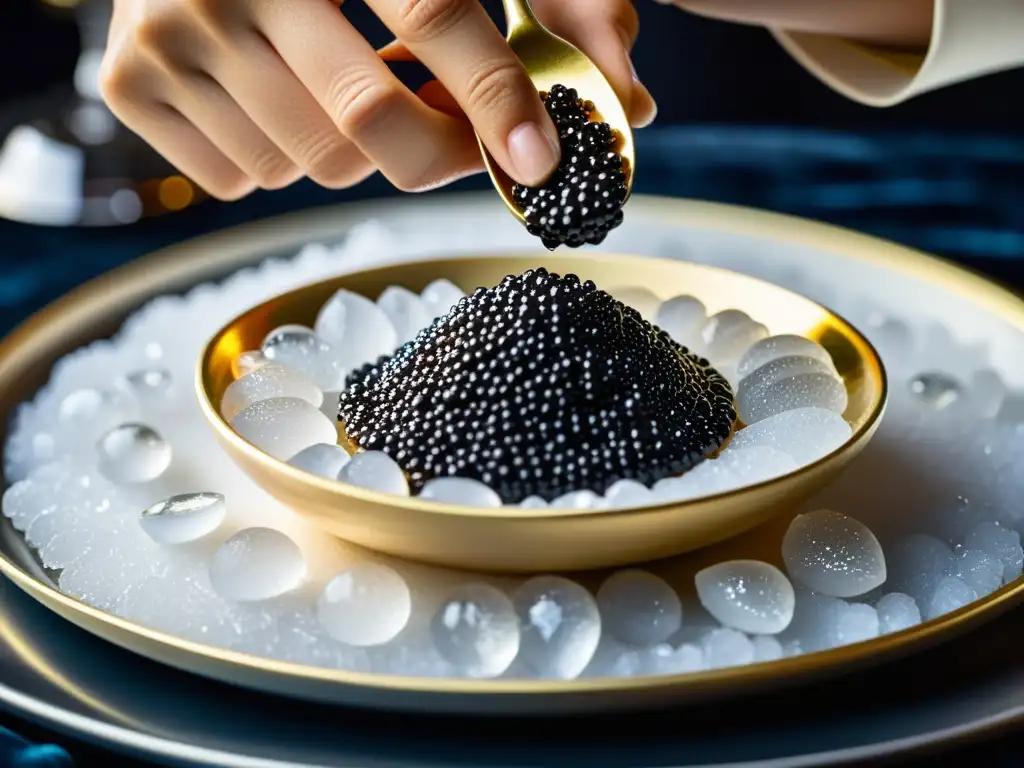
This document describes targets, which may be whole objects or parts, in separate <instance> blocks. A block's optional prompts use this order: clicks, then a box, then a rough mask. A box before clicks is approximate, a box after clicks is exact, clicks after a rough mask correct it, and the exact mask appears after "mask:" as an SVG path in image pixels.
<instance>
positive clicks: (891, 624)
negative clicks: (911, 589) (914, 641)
mask: <svg viewBox="0 0 1024 768" xmlns="http://www.w3.org/2000/svg"><path fill="white" fill-rule="evenodd" d="M875 611H876V612H877V613H878V631H879V633H880V634H883V635H887V634H889V633H891V632H899V631H901V630H904V629H909V628H910V627H914V626H917V625H918V624H920V623H921V611H920V610H919V609H918V607H917V601H915V600H914V598H912V597H911V596H910V595H905V594H903V593H902V592H890V593H889V594H887V595H882V597H881V598H879V600H878V602H877V603H875Z"/></svg>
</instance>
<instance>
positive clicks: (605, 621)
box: [597, 569, 683, 648]
mask: <svg viewBox="0 0 1024 768" xmlns="http://www.w3.org/2000/svg"><path fill="white" fill-rule="evenodd" d="M597 605H598V607H599V608H600V611H601V624H602V626H603V627H604V630H605V632H607V633H608V634H610V635H611V636H612V637H614V638H615V639H617V640H619V641H620V642H623V643H626V644H627V645H631V646H636V647H640V648H646V647H650V646H652V645H657V644H658V643H663V642H665V641H666V640H668V638H670V637H671V636H672V635H673V634H675V632H676V631H677V630H678V629H679V627H680V626H681V625H682V621H683V606H682V604H681V603H680V602H679V596H678V595H677V594H676V592H675V590H674V589H672V587H671V586H669V585H668V583H667V582H666V581H665V580H664V579H661V578H659V577H658V576H655V575H654V574H653V573H649V572H647V571H641V570H636V569H629V570H624V571H618V572H616V573H613V574H612V575H611V576H609V577H608V578H607V579H605V581H604V583H603V584H601V588H600V589H599V590H598V591H597Z"/></svg>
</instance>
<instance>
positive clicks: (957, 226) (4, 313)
mask: <svg viewBox="0 0 1024 768" xmlns="http://www.w3.org/2000/svg"><path fill="white" fill-rule="evenodd" d="M485 5H487V6H488V7H489V8H491V9H492V10H493V9H495V8H496V7H497V5H498V4H497V2H492V1H490V0H489V1H488V2H486V3H485ZM638 8H639V10H640V12H641V19H642V24H643V31H642V33H641V37H640V42H639V46H638V49H637V53H636V56H635V59H636V65H637V69H638V70H639V72H640V74H641V76H642V77H643V78H644V80H645V81H646V82H647V83H648V84H649V86H650V88H651V90H652V92H653V93H654V94H655V96H656V98H657V99H658V101H659V104H660V107H661V112H660V117H659V120H658V123H657V127H656V128H653V129H649V130H647V131H644V132H642V133H641V134H640V135H639V136H638V141H639V156H638V163H637V165H638V169H639V172H638V175H637V191H639V192H648V193H657V194H672V195H682V196H689V197H700V198H706V199H712V200H720V201H725V202H732V203H740V204H745V205H752V206H756V207H761V208H768V209H772V210H777V211H783V212H787V213H793V214H798V215H802V216H808V217H811V218H816V219H822V220H826V221H831V222H835V223H838V224H842V225H844V226H849V227H853V228H856V229H860V230H864V231H867V232H871V233H875V234H878V235H881V236H884V237H888V238H891V239H894V240H897V241H900V242H903V243H906V244H909V245H913V246H917V247H920V248H923V249H925V250H928V251H932V252H935V253H939V254H942V255H945V256H948V257H951V258H954V259H956V260H958V261H960V262H962V263H964V264H966V265H968V266H970V267H973V268H976V269H979V270H982V271H984V272H986V273H987V274H989V275H992V276H994V277H996V278H997V279H999V280H1001V281H1004V282H1007V283H1010V284H1013V285H1016V286H1018V287H1019V286H1020V285H1021V284H1022V282H1021V277H1022V276H1021V268H1020V264H1021V261H1020V260H1021V259H1022V258H1024V192H1021V180H1022V178H1024V138H1022V137H1024V111H1022V110H1021V107H1020V98H1019V95H1020V94H1021V93H1022V92H1024V72H1013V73H1006V74H1002V75H997V76H993V77H988V78H984V79H982V80H979V81H976V82H973V83H967V84H963V85H960V86H957V87H954V88H950V89H947V90H945V91H943V92H940V93H936V94H931V95H928V96H925V97H923V98H920V99H917V100H915V101H914V102H912V103H910V104H907V105H904V106H901V107H898V108H895V109H890V110H874V109H869V108H865V107H861V106H859V105H856V104H852V103H850V102H847V101H845V100H844V99H842V98H840V97H838V96H836V95H835V94H833V93H831V92H829V91H828V90H827V89H826V88H825V87H824V86H822V85H820V84H819V83H818V82H817V81H815V80H814V79H813V78H811V77H809V76H808V75H807V74H806V73H805V72H803V71H802V70H801V69H800V68H799V67H797V65H795V64H794V63H793V62H791V61H790V60H789V59H788V58H787V57H786V56H785V54H784V53H783V52H781V51H780V50H779V49H778V48H777V46H776V45H775V43H774V42H773V41H772V40H771V39H770V38H769V37H768V35H767V34H766V33H764V32H763V31H760V30H754V29H741V28H733V27H729V26H727V25H722V24H717V23H713V22H708V21H705V20H700V19H694V18H692V17H688V16H685V15H684V14H682V13H680V12H678V11H677V10H675V9H672V8H666V7H663V6H659V5H656V4H654V3H652V2H641V3H639V5H638ZM346 13H347V14H348V15H349V16H350V18H354V19H356V20H357V21H358V23H359V24H360V26H361V27H363V28H364V29H367V30H368V31H369V33H370V34H371V37H372V38H373V39H374V41H375V42H378V43H379V42H383V40H384V36H383V32H382V31H381V29H380V27H379V25H375V24H373V23H372V22H371V20H370V19H369V15H368V13H367V12H366V9H365V8H364V7H363V6H362V5H361V4H358V3H354V2H352V3H350V4H348V5H346ZM76 46H77V38H76V33H75V30H74V27H73V26H72V25H71V24H70V23H68V21H67V18H66V17H63V18H62V16H61V15H60V14H57V13H54V12H44V11H43V10H42V6H41V5H39V4H38V3H36V2H34V1H33V0H5V2H4V9H3V10H2V11H0V68H2V69H0V71H3V72H5V73H16V75H11V74H8V75H6V76H5V77H4V78H2V79H0V112H2V110H3V108H4V107H5V106H7V107H10V106H11V105H12V104H14V103H15V101H16V100H17V99H18V98H20V97H24V96H32V95H36V94H39V93H40V92H42V91H43V90H44V89H46V88H47V87H49V86H51V85H53V84H55V83H58V82H60V81H62V80H63V81H66V80H67V78H68V77H69V75H70V72H71V69H72V68H73V65H74V60H75V56H76ZM410 77H412V78H414V79H415V78H417V77H420V78H421V77H422V75H416V74H415V73H411V74H410ZM458 188H460V189H486V183H485V181H484V180H482V179H479V178H478V179H471V180H467V181H465V182H462V183H460V184H459V185H458ZM390 194H394V193H393V191H392V190H391V189H390V188H389V186H388V185H387V184H386V183H385V182H384V181H383V180H381V179H380V178H379V177H376V178H373V179H371V180H370V181H368V182H367V183H366V184H365V185H363V186H361V187H360V188H358V189H356V190H350V191H347V192H340V193H339V192H328V191H325V190H321V189H318V188H316V187H314V186H313V185H310V184H299V185H296V186H295V187H294V188H292V189H289V190H285V191H282V192H276V193H260V194H257V195H254V196H253V197H252V198H250V199H248V200H246V201H242V202H240V203H237V204H233V205H222V204H218V203H215V202H208V203H205V204H203V205H201V206H198V207H197V208H195V209H192V210H189V211H185V212H183V213H180V214H175V215H172V216H168V217H164V218H161V219H156V220H150V221H145V222H141V223H139V224H136V225H133V226H131V227H125V228H121V229H116V230H113V229H108V230H84V229H80V230H66V229H65V230H58V229H45V228H38V227H32V226H27V225H22V224H16V223H12V222H6V221H0V333H5V332H6V331H8V330H10V328H11V327H13V326H14V325H15V324H16V323H18V322H19V321H20V320H22V319H24V318H25V317H26V316H27V315H28V314H29V313H31V312H32V311H34V310H36V309H38V308H40V307H41V306H43V305H44V304H45V303H47V302H48V301H50V300H52V299H54V298H56V297H57V296H59V295H61V294H63V293H65V292H66V291H67V290H69V289H70V288H72V287H73V286H75V285H77V284H80V283H82V282H84V281H86V280H88V279H90V278H92V277H94V276H95V275H97V274H100V273H101V272H104V271H106V270H108V269H110V268H112V267H114V266H117V265H118V264H121V263H124V262H125V261H128V260H130V259H132V258H135V257H137V256H139V255H142V254H144V253H146V252H148V251H151V250H153V249H155V248H157V247H160V246H162V245H166V244H169V243H172V242H176V241H179V240H182V239H184V238H186V237H191V236H194V235H198V234H201V233H203V232H208V231H212V230H214V229H218V228H221V227H223V226H227V225H231V224H236V223H241V222H244V221H247V220H252V219H255V218H260V217H264V216H267V215H271V214H273V213H277V212H282V211H286V210H295V209H299V208H304V207H308V206H311V205H320V204H325V203H329V202H332V201H343V200H353V199H360V198H366V197H377V196H384V195H390ZM8 722H9V724H10V725H12V727H15V728H16V729H17V730H18V731H19V732H20V733H23V734H25V735H27V736H29V737H31V738H33V739H37V740H44V741H45V740H49V739H51V738H52V737H51V736H50V735H48V734H46V733H45V732H43V731H41V730H40V729H37V728H35V727H32V726H29V725H26V724H24V723H20V722H17V721H15V720H10V721H8ZM61 741H62V743H65V742H63V740H61ZM70 746H71V750H72V752H73V754H74V755H75V756H76V758H77V759H78V762H79V764H90V765H91V764H96V765H109V764H110V758H109V757H107V756H103V755H101V754H99V753H98V752H97V751H95V750H92V749H87V748H85V747H83V746H82V745H78V744H71V745H70ZM1017 750H1018V747H1017V745H1015V744H1012V743H1009V742H1006V743H1003V744H997V745H993V746H992V747H990V748H987V749H985V750H984V751H979V750H978V749H973V750H971V752H970V754H971V759H972V761H973V762H974V763H976V764H979V765H982V764H987V765H1019V764H1020V761H1019V759H1018V758H1017V757H1016V752H1017ZM966 754H967V753H966V752H965V753H962V754H959V755H951V756H950V757H949V758H948V759H947V760H944V761H943V762H944V763H945V764H949V765H959V764H961V763H962V762H963V761H965V760H966ZM4 760H5V758H4V757H3V755H2V753H0V765H3V764H4ZM930 764H934V761H926V762H924V763H922V765H930Z"/></svg>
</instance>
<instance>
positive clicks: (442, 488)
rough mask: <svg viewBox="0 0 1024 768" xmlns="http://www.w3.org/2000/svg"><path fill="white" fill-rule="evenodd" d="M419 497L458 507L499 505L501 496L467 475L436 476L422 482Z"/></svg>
mask: <svg viewBox="0 0 1024 768" xmlns="http://www.w3.org/2000/svg"><path fill="white" fill-rule="evenodd" d="M419 497H420V498H421V499H423V500H424V501H436V502H438V503H439V504H455V505H456V506H460V507H500V506H501V497H500V496H498V494H496V493H495V492H494V491H492V490H491V489H490V488H488V487H487V486H486V485H484V484H483V483H481V482H480V481H479V480H472V479H470V478H468V477H436V478H433V479H432V480H428V481H427V482H426V483H424V484H423V490H422V491H420V494H419Z"/></svg>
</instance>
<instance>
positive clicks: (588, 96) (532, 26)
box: [477, 0, 636, 221]
mask: <svg viewBox="0 0 1024 768" xmlns="http://www.w3.org/2000/svg"><path fill="white" fill-rule="evenodd" d="M502 5H504V7H505V21H506V25H507V27H508V36H507V37H508V44H509V46H511V48H512V50H513V51H514V52H515V54H516V56H518V57H519V60H520V61H521V62H522V63H523V67H524V68H525V69H526V74H527V75H529V77H530V80H531V81H533V85H534V87H535V88H536V89H537V90H538V91H548V90H550V89H551V86H553V85H556V84H559V83H560V84H562V85H564V86H565V87H566V88H575V89H576V92H577V93H579V95H580V98H581V99H583V100H585V101H590V102H592V103H593V104H594V107H595V108H596V109H595V112H596V114H595V118H596V119H598V120H601V121H603V122H605V123H608V125H609V126H611V128H612V129H613V130H614V131H615V134H616V136H617V137H618V139H619V141H618V144H617V146H616V147H615V150H616V151H617V152H618V153H619V154H620V155H622V158H623V160H625V163H624V167H625V171H626V197H627V199H628V197H629V193H630V191H631V190H632V189H633V169H634V167H635V165H636V163H635V153H634V148H633V131H632V129H631V128H630V125H629V116H628V115H627V114H626V110H625V109H624V108H623V106H622V102H621V101H619V97H618V95H616V93H615V90H614V89H613V88H612V86H611V83H609V82H608V80H607V79H606V78H605V76H604V75H603V74H602V73H601V70H599V69H598V68H597V66H596V65H595V64H594V62H592V61H591V60H590V59H588V58H587V56H586V55H585V54H584V53H583V51H581V50H580V49H579V48H577V47H576V46H574V45H572V44H571V43H568V42H566V41H565V40H563V39H562V38H560V37H559V36H558V35H556V34H554V33H553V32H551V31H550V30H548V28H547V27H545V26H544V25H543V24H541V23H540V21H538V20H537V17H536V16H534V14H533V9H532V8H531V7H530V3H529V0H502ZM479 139H480V137H479V136H477V140H478V141H479ZM480 149H481V151H482V152H483V156H484V164H485V165H486V167H487V173H489V174H490V176H491V181H492V182H494V188H495V189H497V190H498V194H499V195H500V196H501V199H502V200H504V201H505V205H506V206H508V209H509V210H510V211H512V214H513V215H514V216H515V217H516V218H517V219H519V220H520V221H524V218H523V212H522V211H521V210H519V206H518V205H516V202H515V200H514V199H513V198H512V187H513V186H514V184H515V182H514V181H512V179H511V178H510V177H509V175H508V174H507V173H505V171H503V170H502V168H501V166H499V165H498V164H497V163H496V162H495V161H494V158H493V157H491V153H490V152H488V151H487V148H486V147H485V146H484V145H483V142H480Z"/></svg>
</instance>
